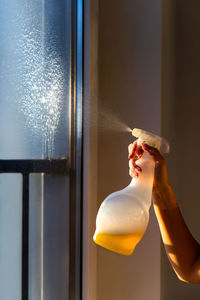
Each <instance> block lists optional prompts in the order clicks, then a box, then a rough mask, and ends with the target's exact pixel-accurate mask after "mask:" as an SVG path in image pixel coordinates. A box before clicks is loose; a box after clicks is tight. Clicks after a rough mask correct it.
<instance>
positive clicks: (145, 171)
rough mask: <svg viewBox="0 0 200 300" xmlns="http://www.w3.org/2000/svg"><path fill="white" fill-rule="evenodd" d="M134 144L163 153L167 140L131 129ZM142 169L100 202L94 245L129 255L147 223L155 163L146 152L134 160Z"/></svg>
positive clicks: (167, 147)
mask: <svg viewBox="0 0 200 300" xmlns="http://www.w3.org/2000/svg"><path fill="white" fill-rule="evenodd" d="M132 135H133V136H135V137H136V138H138V139H137V145H138V146H139V145H141V143H143V142H145V143H147V144H149V145H150V146H152V147H154V148H157V149H158V150H159V151H160V152H162V153H167V152H169V144H168V142H167V141H166V140H165V139H164V138H162V137H160V136H157V135H155V134H152V133H150V132H147V131H144V130H142V129H137V128H135V129H133V131H132ZM137 165H138V166H140V167H141V168H142V172H141V173H140V175H139V176H138V177H137V178H133V179H132V180H131V183H130V184H129V185H128V186H127V187H126V188H124V189H123V190H120V191H117V192H115V193H112V194H110V195H109V196H108V197H107V198H106V199H105V200H104V201H103V203H102V204H101V206H100V208H99V211H98V214H97V218H96V231H95V234H94V237H93V240H94V242H95V243H96V244H98V245H100V246H102V247H104V248H107V249H109V250H111V251H114V252H117V253H119V254H123V255H131V254H132V253H133V251H134V249H135V246H136V245H137V244H138V242H139V241H140V240H141V238H142V236H143V234H144V232H145V231H146V228H147V225H148V222H149V208H150V206H151V198H152V188H153V180H154V169H155V162H154V160H153V159H152V158H151V157H150V155H148V154H147V153H145V152H144V153H143V155H142V156H141V158H139V159H138V160H137Z"/></svg>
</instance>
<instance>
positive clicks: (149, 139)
mask: <svg viewBox="0 0 200 300" xmlns="http://www.w3.org/2000/svg"><path fill="white" fill-rule="evenodd" d="M132 135H133V136H135V137H136V138H138V142H139V144H141V143H143V142H146V143H147V144H148V145H150V146H152V147H154V148H156V149H158V150H159V151H160V152H162V153H168V152H169V143H168V141H167V140H166V139H164V138H163V137H160V136H158V135H155V134H153V133H151V132H148V131H145V130H142V129H138V128H134V129H133V131H132Z"/></svg>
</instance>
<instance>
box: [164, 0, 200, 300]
mask: <svg viewBox="0 0 200 300" xmlns="http://www.w3.org/2000/svg"><path fill="white" fill-rule="evenodd" d="M199 11H200V2H199V1H197V0H196V1H190V2H189V1H186V0H182V1H178V0H176V1H174V0H164V1H163V42H162V46H163V47H162V49H163V52H162V57H163V65H162V66H163V96H162V99H163V105H162V106H163V112H162V131H163V134H164V135H165V136H166V137H167V138H168V139H169V141H170V143H171V153H170V155H169V157H168V170H169V175H170V179H171V183H172V185H173V187H174V190H175V193H176V196H177V200H178V203H179V205H180V209H181V211H182V214H183V217H184V219H185V221H186V223H187V225H188V227H189V229H190V230H191V232H192V234H193V235H194V237H195V238H196V239H197V240H198V242H200V230H199V228H200V222H199V211H200V201H199V180H200V176H199V168H200V160H199V157H198V154H197V153H198V148H199V147H200V139H199V129H200V119H199V111H200V101H199V99H200V84H199V78H200V72H199V70H200V56H199V53H200V39H199V36H200V18H199ZM199 295H200V285H192V284H187V283H183V282H181V281H179V280H178V279H177V277H176V275H175V274H174V272H173V271H172V269H171V267H170V266H169V262H168V260H167V259H166V255H165V253H164V252H163V254H162V272H161V300H172V299H182V300H186V299H192V300H197V299H199Z"/></svg>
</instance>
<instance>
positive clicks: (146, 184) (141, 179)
mask: <svg viewBox="0 0 200 300" xmlns="http://www.w3.org/2000/svg"><path fill="white" fill-rule="evenodd" d="M136 164H137V165H138V166H140V167H141V169H142V172H141V173H139V176H138V177H137V178H132V180H131V183H130V186H131V187H134V189H135V190H138V191H139V193H140V195H141V197H142V198H143V199H146V201H147V204H148V205H149V206H150V204H151V198H152V189H153V181H154V170H155V162H154V160H153V159H152V158H151V156H150V155H148V154H147V153H144V154H143V155H142V157H141V158H140V159H138V160H137V162H136Z"/></svg>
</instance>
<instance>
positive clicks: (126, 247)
mask: <svg viewBox="0 0 200 300" xmlns="http://www.w3.org/2000/svg"><path fill="white" fill-rule="evenodd" d="M143 234H144V232H134V233H129V234H104V233H95V235H94V237H93V240H94V242H95V243H96V244H98V245H100V246H102V247H104V248H106V249H108V250H111V251H114V252H117V253H119V254H123V255H131V254H132V253H133V251H134V249H135V246H136V245H137V243H138V242H139V241H140V240H141V238H142V236H143Z"/></svg>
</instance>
